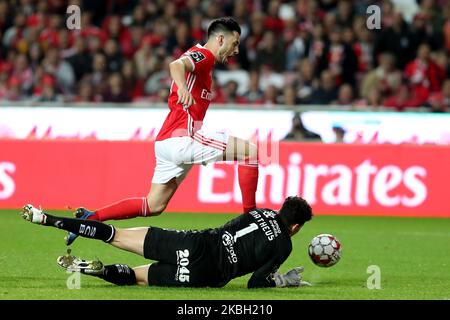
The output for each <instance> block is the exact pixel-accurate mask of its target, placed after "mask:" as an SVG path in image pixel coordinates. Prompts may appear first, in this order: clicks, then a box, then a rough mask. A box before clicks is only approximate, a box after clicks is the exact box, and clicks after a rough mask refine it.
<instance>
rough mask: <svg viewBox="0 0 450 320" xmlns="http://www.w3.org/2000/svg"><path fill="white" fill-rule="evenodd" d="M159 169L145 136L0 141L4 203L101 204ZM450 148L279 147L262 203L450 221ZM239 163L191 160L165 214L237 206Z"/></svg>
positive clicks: (137, 188)
mask: <svg viewBox="0 0 450 320" xmlns="http://www.w3.org/2000/svg"><path fill="white" fill-rule="evenodd" d="M154 165H155V160H154V153H153V143H152V142H146V141H116V142H108V141H61V140H53V141H45V140H41V141H38V140H36V141H30V140H28V141H27V140H3V141H0V208H20V207H22V206H23V205H24V204H26V203H32V204H34V205H36V206H39V205H41V206H42V207H43V208H46V209H65V208H66V207H68V206H69V207H72V208H74V207H77V206H85V207H88V208H92V209H95V208H98V207H101V206H103V205H106V204H109V203H111V202H114V201H117V200H120V199H122V198H126V197H131V196H144V195H146V194H147V193H148V190H149V188H150V184H151V178H152V173H153V167H154ZM448 181H450V148H448V147H442V146H414V145H350V144H316V143H283V142H282V143H280V145H279V157H278V159H277V161H272V163H265V164H264V165H261V166H260V179H259V185H258V193H257V202H258V205H259V206H261V207H270V208H275V209H277V208H279V207H280V205H281V203H282V202H283V199H284V198H285V197H286V196H287V195H293V194H300V195H302V196H303V197H304V198H305V199H307V200H308V201H309V202H310V203H311V204H312V206H313V209H314V211H315V212H316V214H334V215H341V214H342V215H392V216H423V217H427V216H430V217H431V216H432V217H450V201H448V198H449V196H450V193H449V191H448V187H447V185H446V182H448ZM240 210H241V204H240V189H239V185H238V182H237V170H236V166H235V164H234V163H221V164H212V165H211V164H210V165H207V166H194V168H193V169H192V170H191V172H190V173H189V175H188V177H187V178H186V180H185V181H184V182H183V184H182V186H181V187H180V189H179V190H178V191H177V193H176V194H175V196H174V198H173V199H172V201H171V203H170V204H169V206H168V208H167V211H178V212H240Z"/></svg>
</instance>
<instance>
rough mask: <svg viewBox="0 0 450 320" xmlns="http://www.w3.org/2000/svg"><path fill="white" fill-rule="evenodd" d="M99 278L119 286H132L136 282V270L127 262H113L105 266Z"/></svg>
mask: <svg viewBox="0 0 450 320" xmlns="http://www.w3.org/2000/svg"><path fill="white" fill-rule="evenodd" d="M99 278H102V279H103V280H105V281H108V282H111V283H114V284H116V285H118V286H132V285H135V284H136V275H135V273H134V270H133V269H131V268H130V267H129V266H127V265H126V264H112V265H109V266H105V270H104V271H103V275H102V276H99Z"/></svg>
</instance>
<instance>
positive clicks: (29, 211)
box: [21, 204, 47, 224]
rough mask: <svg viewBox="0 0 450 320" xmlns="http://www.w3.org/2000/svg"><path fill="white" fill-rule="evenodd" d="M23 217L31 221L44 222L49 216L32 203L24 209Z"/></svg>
mask: <svg viewBox="0 0 450 320" xmlns="http://www.w3.org/2000/svg"><path fill="white" fill-rule="evenodd" d="M21 214H22V218H24V219H25V220H27V221H30V222H31V223H36V224H44V223H45V220H46V219H47V216H46V215H45V213H43V212H42V210H41V209H38V208H35V207H33V206H32V205H31V204H27V205H25V206H24V207H23V209H22V213H21Z"/></svg>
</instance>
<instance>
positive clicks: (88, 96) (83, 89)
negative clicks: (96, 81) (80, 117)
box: [74, 81, 95, 103]
mask: <svg viewBox="0 0 450 320" xmlns="http://www.w3.org/2000/svg"><path fill="white" fill-rule="evenodd" d="M94 101H95V97H94V91H93V90H92V86H91V85H90V84H89V82H87V81H81V82H80V84H79V87H78V93H77V95H76V97H75V100H74V102H79V103H82V102H88V103H89V102H94Z"/></svg>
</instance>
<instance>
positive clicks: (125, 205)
mask: <svg viewBox="0 0 450 320" xmlns="http://www.w3.org/2000/svg"><path fill="white" fill-rule="evenodd" d="M240 34H241V28H240V26H239V24H238V23H237V22H236V21H235V20H234V19H232V18H220V19H217V20H214V21H212V22H211V24H210V25H209V27H208V40H207V42H206V44H205V45H203V46H202V45H200V44H197V45H195V46H194V47H192V48H190V49H189V50H188V51H186V52H185V53H184V54H183V55H182V56H181V57H180V58H179V59H177V60H175V61H173V62H172V63H171V64H170V75H171V77H172V80H173V81H172V85H171V90H170V94H169V98H168V104H169V109H170V112H169V114H168V116H167V118H166V120H165V121H164V124H163V126H162V128H161V130H160V132H159V134H158V136H157V137H156V141H155V156H156V166H155V170H154V175H153V180H152V185H151V189H150V192H149V194H148V195H147V197H137V198H128V199H124V200H121V201H119V202H116V203H113V204H111V205H108V206H106V207H103V208H101V209H98V210H96V211H88V210H86V209H84V208H79V209H78V210H77V211H76V212H75V216H76V217H77V218H81V219H93V220H98V221H105V220H120V219H128V218H134V217H138V216H144V217H146V216H156V215H159V214H161V213H162V212H163V211H164V209H165V208H166V206H167V204H168V203H169V201H170V199H171V198H172V196H173V195H174V193H175V191H176V190H177V188H178V186H179V185H180V183H181V182H182V180H183V179H184V177H185V176H186V174H187V173H188V171H189V169H190V168H191V167H192V165H194V164H207V163H212V162H217V161H222V160H235V161H239V165H238V179H239V186H240V188H241V193H242V202H243V212H248V211H250V210H252V209H254V208H255V207H256V201H255V193H256V187H257V183H258V161H257V148H256V146H255V145H254V144H252V143H250V142H249V141H245V140H241V139H239V138H236V137H232V136H228V134H226V133H223V132H222V133H219V132H214V133H207V132H203V131H202V130H201V127H202V122H203V119H204V117H205V114H206V111H207V110H208V107H209V104H210V101H211V98H212V92H211V83H212V72H213V68H214V65H215V63H226V62H227V60H228V58H229V57H231V56H234V55H236V54H238V52H239V41H240ZM76 237H77V235H75V234H73V233H69V235H68V237H66V244H67V245H70V244H71V243H72V242H73V241H74V240H75V239H76Z"/></svg>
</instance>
